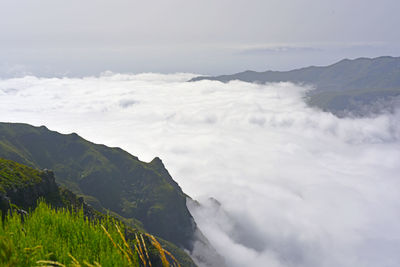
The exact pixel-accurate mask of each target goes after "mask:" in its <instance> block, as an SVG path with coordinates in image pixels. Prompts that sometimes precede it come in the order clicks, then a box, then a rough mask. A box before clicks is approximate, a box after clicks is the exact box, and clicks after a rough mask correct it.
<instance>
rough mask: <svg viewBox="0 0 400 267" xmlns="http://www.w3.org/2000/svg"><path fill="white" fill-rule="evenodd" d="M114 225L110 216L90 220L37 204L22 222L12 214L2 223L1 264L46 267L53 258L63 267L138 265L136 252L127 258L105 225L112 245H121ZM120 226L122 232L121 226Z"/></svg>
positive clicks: (0, 228) (79, 214) (0, 239)
mask: <svg viewBox="0 0 400 267" xmlns="http://www.w3.org/2000/svg"><path fill="white" fill-rule="evenodd" d="M116 224H117V225H118V223H117V222H116V221H114V220H113V219H111V218H107V219H103V221H102V222H101V223H100V222H99V221H91V222H90V221H88V220H87V219H85V217H84V215H83V212H76V213H75V212H72V213H71V212H69V211H67V210H65V209H59V210H54V209H51V208H50V207H49V206H48V205H47V204H45V203H39V204H38V206H37V208H36V209H35V210H34V211H33V212H32V213H31V214H30V215H29V216H27V217H25V220H24V222H22V221H21V217H20V215H18V214H16V213H14V214H13V215H11V216H10V215H9V216H8V217H7V218H6V219H5V221H4V222H2V223H1V227H0V265H1V266H41V265H47V266H49V262H47V263H46V261H53V262H58V263H61V264H64V265H66V266H78V264H77V262H79V264H81V265H82V266H90V265H88V264H92V265H96V264H99V265H101V266H103V267H105V266H139V259H138V255H137V253H136V252H135V253H132V255H131V257H130V260H128V259H127V257H126V256H125V255H124V253H122V252H121V250H120V249H119V248H116V247H115V246H114V244H113V242H112V241H111V240H110V238H109V237H108V236H107V234H106V233H105V231H104V230H103V228H102V225H104V227H105V228H106V229H107V232H108V233H109V235H110V236H111V238H112V239H113V241H114V242H115V244H116V245H117V246H120V247H121V248H124V246H125V244H124V240H123V239H122V238H121V236H120V234H119V233H118V231H117V228H116V227H115V225H116ZM119 228H120V229H121V232H124V228H123V225H121V224H119ZM132 245H133V244H132ZM86 263H88V264H86ZM85 264H86V265H85ZM50 266H52V265H50Z"/></svg>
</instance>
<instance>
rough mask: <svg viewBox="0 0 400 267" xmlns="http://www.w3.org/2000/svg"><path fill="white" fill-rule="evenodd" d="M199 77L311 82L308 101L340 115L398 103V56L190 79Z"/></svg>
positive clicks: (353, 113)
mask: <svg viewBox="0 0 400 267" xmlns="http://www.w3.org/2000/svg"><path fill="white" fill-rule="evenodd" d="M201 80H216V81H221V82H229V81H232V80H240V81H245V82H253V83H254V82H255V83H270V82H293V83H297V84H305V85H312V86H314V87H315V90H314V91H312V92H311V93H310V94H309V99H308V101H309V103H310V104H311V105H313V106H317V107H319V108H321V109H323V110H326V111H330V112H332V113H334V114H336V115H339V116H343V115H346V114H348V113H350V114H352V115H356V116H363V115H369V114H370V113H379V112H380V111H382V110H392V109H393V108H394V106H397V105H398V104H399V103H400V57H388V56H387V57H378V58H372V59H371V58H358V59H354V60H349V59H344V60H341V61H339V62H337V63H335V64H333V65H329V66H324V67H316V66H311V67H307V68H301V69H296V70H291V71H265V72H255V71H245V72H240V73H236V74H233V75H221V76H214V77H206V76H204V77H195V78H193V79H191V80H190V81H191V82H195V81H201Z"/></svg>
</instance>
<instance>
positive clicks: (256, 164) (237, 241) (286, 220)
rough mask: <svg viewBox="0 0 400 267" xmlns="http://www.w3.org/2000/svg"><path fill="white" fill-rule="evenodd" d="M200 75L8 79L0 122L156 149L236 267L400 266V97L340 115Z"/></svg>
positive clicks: (291, 92)
mask: <svg viewBox="0 0 400 267" xmlns="http://www.w3.org/2000/svg"><path fill="white" fill-rule="evenodd" d="M191 77H193V74H187V73H181V74H169V75H165V74H154V73H153V74H151V73H147V74H138V75H132V74H118V73H105V74H103V75H100V76H96V77H84V78H62V79H61V78H38V77H35V76H26V77H22V78H15V79H0V121H10V122H24V123H30V124H33V125H36V126H40V125H46V126H47V127H48V128H49V129H51V130H56V131H59V132H62V133H71V132H76V133H78V134H79V135H81V136H82V137H84V138H86V139H88V140H90V141H92V142H96V143H102V144H106V145H108V146H117V147H121V148H123V149H125V150H127V151H128V152H130V153H132V154H133V155H135V156H138V157H139V159H141V160H144V161H146V162H149V161H151V160H152V159H153V158H154V157H156V156H159V157H160V158H161V159H162V161H163V163H164V164H165V166H166V168H167V169H168V170H169V172H170V173H171V175H172V177H173V178H174V179H175V180H176V181H177V182H178V183H179V185H180V186H181V187H182V189H183V191H184V192H185V193H187V194H188V195H189V196H191V197H192V198H193V199H195V200H198V201H199V202H200V203H201V204H202V205H201V206H200V207H198V206H197V205H193V203H192V202H189V205H188V207H189V208H190V211H191V213H192V215H193V216H194V218H195V220H196V223H197V224H198V226H199V228H200V229H201V231H202V232H203V233H204V235H205V236H206V237H207V238H208V240H209V241H210V243H211V244H212V246H213V247H214V248H215V249H216V250H217V252H218V253H219V254H220V255H222V256H223V257H224V258H225V260H226V264H227V266H229V267H243V266H271V267H337V266H341V267H354V266H363V267H376V266H385V267H398V266H400V254H399V253H398V251H399V248H400V225H399V223H398V222H399V221H400V213H399V199H400V180H399V173H400V164H399V162H400V110H395V111H394V112H393V113H388V114H382V115H379V116H375V117H371V118H368V117H364V118H349V117H345V118H337V117H335V116H334V115H332V114H330V113H326V112H322V111H320V110H316V109H312V108H310V107H308V106H307V105H306V104H305V103H304V101H303V96H304V94H305V93H306V92H307V91H308V90H310V88H306V87H299V86H298V85H294V84H290V83H279V84H266V85H261V84H250V83H244V82H239V81H232V82H230V83H221V82H218V81H199V82H186V81H187V80H188V79H190V78H191ZM56 175H57V174H56ZM210 197H212V198H214V199H216V200H210V199H209V198H210ZM218 202H219V203H220V204H218ZM195 248H196V249H195V251H194V252H193V253H194V254H195V255H206V254H204V253H206V252H204V251H203V247H202V246H200V245H199V244H196V246H195ZM214 266H215V267H221V266H220V265H214ZM201 267H203V266H201Z"/></svg>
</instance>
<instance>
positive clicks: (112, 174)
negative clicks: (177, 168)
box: [0, 123, 195, 249]
mask: <svg viewBox="0 0 400 267" xmlns="http://www.w3.org/2000/svg"><path fill="white" fill-rule="evenodd" d="M0 157H4V158H8V159H12V160H15V161H17V162H20V163H23V164H26V165H29V166H32V167H35V168H41V169H43V168H48V169H52V170H54V172H55V174H56V177H57V182H59V183H60V184H62V185H64V186H65V187H67V188H68V189H70V190H72V191H73V192H74V193H76V194H78V195H83V196H85V199H86V200H87V201H88V202H89V203H90V204H92V205H93V206H94V207H95V208H96V209H98V210H100V211H104V210H106V209H109V210H111V211H113V212H115V213H117V214H119V215H120V216H122V217H125V218H127V219H131V220H135V219H137V220H140V221H141V222H142V223H143V226H144V227H145V228H146V230H148V231H149V232H151V233H153V234H155V235H158V236H160V237H162V238H164V239H166V240H169V241H171V242H173V243H175V244H177V245H179V246H183V247H185V248H187V249H190V248H191V239H192V237H193V232H194V230H195V224H194V221H193V219H192V217H191V215H190V213H189V211H188V210H187V208H186V195H185V194H184V193H183V192H182V190H181V189H180V187H179V186H178V185H177V184H176V183H175V182H174V181H173V180H172V178H171V176H170V175H169V174H168V172H167V171H166V169H165V168H164V166H163V165H162V162H161V161H160V160H159V159H157V158H156V159H154V160H153V161H152V162H150V163H144V162H141V161H139V160H138V158H137V157H134V156H132V155H130V154H129V153H127V152H125V151H123V150H122V149H120V148H110V147H106V146H104V145H97V144H93V143H91V142H88V141H86V140H84V139H82V138H81V137H79V136H78V135H76V134H69V135H63V134H59V133H57V132H53V131H49V130H48V129H47V128H45V127H33V126H30V125H27V124H11V123H0Z"/></svg>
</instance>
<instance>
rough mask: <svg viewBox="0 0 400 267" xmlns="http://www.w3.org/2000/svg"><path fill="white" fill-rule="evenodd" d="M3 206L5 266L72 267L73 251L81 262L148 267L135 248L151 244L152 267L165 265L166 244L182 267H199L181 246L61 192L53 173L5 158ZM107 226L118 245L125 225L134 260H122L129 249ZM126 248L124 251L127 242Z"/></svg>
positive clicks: (0, 251)
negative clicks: (59, 266)
mask: <svg viewBox="0 0 400 267" xmlns="http://www.w3.org/2000/svg"><path fill="white" fill-rule="evenodd" d="M39 201H46V203H48V204H49V205H51V207H52V208H57V211H55V210H52V209H51V208H50V206H47V205H46V204H44V203H42V204H39V208H38V210H37V209H36V206H37V204H38V203H39ZM0 208H1V212H2V220H1V222H2V227H0V263H1V264H6V265H7V264H8V265H9V266H33V265H35V266H36V265H37V263H39V262H37V261H38V260H44V262H43V264H46V262H45V261H46V260H51V261H57V262H60V263H63V264H68V266H70V264H72V263H73V262H74V260H73V259H72V257H70V256H69V255H70V254H68V253H72V255H74V257H75V258H77V259H78V261H79V262H81V263H82V260H86V261H88V262H91V263H93V262H94V261H97V262H100V264H101V265H102V266H116V265H118V266H142V265H141V264H140V262H141V261H142V259H139V258H140V253H139V251H135V248H136V247H138V246H146V247H147V248H148V249H149V255H148V256H147V255H146V257H147V258H146V259H144V261H150V262H151V263H152V266H164V265H165V264H163V263H162V261H161V257H160V255H161V252H160V249H157V246H159V245H160V244H157V243H158V242H161V244H162V246H163V247H165V248H167V251H170V252H172V254H173V255H174V258H176V259H177V260H178V261H179V262H180V265H181V266H187V267H194V266H195V264H194V263H193V261H192V260H191V259H190V258H189V257H188V256H187V255H186V254H185V253H184V252H183V251H181V250H179V249H178V248H177V247H176V246H174V245H172V244H170V243H168V242H166V241H164V240H161V239H158V241H155V240H154V241H152V239H151V238H150V236H148V235H147V234H146V233H144V232H143V231H138V230H135V229H133V228H131V227H129V226H126V225H125V224H124V223H123V222H121V221H120V220H118V219H117V218H113V217H110V216H108V215H104V214H101V213H99V212H97V211H95V210H94V209H93V208H91V207H90V206H88V205H87V204H86V203H85V202H84V201H83V199H82V198H78V197H76V196H75V195H74V194H73V193H72V192H70V191H69V190H67V189H63V188H59V187H58V186H57V184H56V182H55V178H54V174H53V172H51V171H48V170H44V171H41V170H37V169H33V168H30V167H27V166H24V165H22V164H19V163H16V162H14V161H11V160H6V159H3V158H0ZM21 208H22V209H21ZM26 211H28V213H27V212H26ZM88 219H89V220H88ZM101 225H104V226H106V228H107V229H108V231H109V233H110V234H111V235H112V236H113V239H114V241H115V242H118V243H121V242H122V241H123V240H121V235H120V234H118V232H117V231H116V229H115V227H114V226H115V225H118V226H119V228H120V229H121V230H122V232H123V233H124V238H125V239H126V240H127V242H128V243H130V244H131V248H127V247H125V249H130V250H131V251H130V255H131V257H130V258H129V259H126V258H125V259H124V257H121V255H122V256H123V254H124V253H123V251H118V249H117V250H115V249H114V247H113V243H112V242H113V241H110V240H109V238H108V237H107V234H106V233H105V232H104V231H103V230H102V228H101ZM137 236H140V239H141V241H140V242H141V243H140V242H139V243H138V242H137V240H138V239H137V238H136V237H137ZM154 242H156V243H154ZM153 243H154V244H156V245H154V244H153ZM135 246H136V247H135ZM121 247H124V244H123V242H122V243H121ZM31 249H33V250H32V251H31ZM32 252H34V253H32ZM125 252H127V251H126V250H125ZM165 253H166V254H168V253H169V252H165ZM142 256H143V255H142ZM167 257H168V256H167ZM170 260H172V261H173V260H174V259H173V258H170ZM35 263H36V264H35ZM47 263H49V262H47ZM43 264H39V266H42V265H43ZM52 266H53V265H52ZM71 266H72V265H71Z"/></svg>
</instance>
